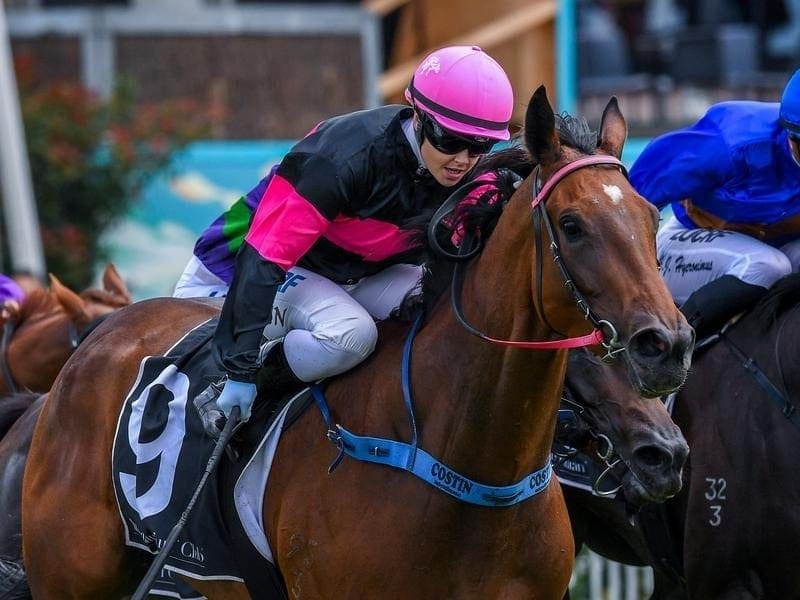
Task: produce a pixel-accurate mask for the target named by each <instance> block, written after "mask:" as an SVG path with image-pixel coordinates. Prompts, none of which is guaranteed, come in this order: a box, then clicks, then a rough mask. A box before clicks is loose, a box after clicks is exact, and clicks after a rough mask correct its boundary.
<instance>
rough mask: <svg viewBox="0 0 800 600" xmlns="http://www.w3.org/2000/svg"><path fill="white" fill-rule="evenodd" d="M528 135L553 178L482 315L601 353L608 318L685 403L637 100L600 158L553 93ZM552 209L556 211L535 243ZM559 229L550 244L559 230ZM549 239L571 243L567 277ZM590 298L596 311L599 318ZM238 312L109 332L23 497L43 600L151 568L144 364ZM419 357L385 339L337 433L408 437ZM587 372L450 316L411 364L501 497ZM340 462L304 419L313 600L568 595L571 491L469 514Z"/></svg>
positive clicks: (321, 429)
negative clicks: (141, 459) (138, 497)
mask: <svg viewBox="0 0 800 600" xmlns="http://www.w3.org/2000/svg"><path fill="white" fill-rule="evenodd" d="M525 121H526V123H525V142H526V146H527V148H528V150H529V151H530V153H531V155H532V157H533V159H534V161H535V162H536V163H537V170H536V171H535V174H534V175H532V176H529V177H528V178H527V179H526V180H525V181H524V182H523V183H522V185H520V186H519V187H518V189H517V191H516V192H515V193H514V195H513V197H512V198H511V199H510V200H509V202H508V203H507V205H506V206H505V208H504V210H503V211H502V214H501V215H500V216H499V220H497V222H496V225H495V227H494V229H493V231H492V232H491V234H489V232H488V229H486V230H481V231H485V233H484V234H483V235H482V236H481V239H482V240H483V242H485V245H484V248H483V250H482V252H481V253H480V254H479V255H478V256H477V258H475V259H474V260H473V261H472V263H471V264H470V265H469V268H468V270H467V273H466V277H465V280H464V282H463V283H464V285H463V313H464V314H465V315H466V316H467V318H468V319H469V320H470V321H471V322H472V323H474V324H477V326H479V327H481V328H482V329H484V330H488V331H491V333H492V335H494V336H497V337H503V338H505V339H506V340H515V341H519V340H555V339H561V338H562V333H563V335H566V336H582V335H585V334H586V331H587V328H588V327H587V323H586V315H587V314H593V315H599V316H600V317H601V319H602V320H603V321H604V327H605V329H606V333H607V335H608V338H609V339H608V342H609V343H608V349H609V351H612V352H614V353H615V354H616V355H617V356H623V355H624V357H625V360H626V365H627V367H628V369H629V371H630V373H631V374H632V377H633V379H634V381H635V383H636V385H637V388H638V389H639V390H640V391H642V392H644V393H646V394H647V395H653V394H662V393H665V392H666V391H667V390H671V389H674V388H676V387H677V386H678V385H680V384H681V383H682V382H683V379H684V377H685V375H686V372H687V368H688V362H689V356H690V353H691V347H692V341H693V337H692V334H691V329H690V328H689V326H688V324H687V323H686V321H685V319H684V318H683V317H682V316H681V314H680V313H679V312H678V310H677V309H676V308H675V305H674V303H673V301H672V299H671V297H670V295H669V293H668V291H667V290H666V288H665V287H664V284H663V283H662V281H661V279H660V277H659V275H658V270H657V266H656V256H655V240H654V236H655V228H656V225H657V222H658V214H657V212H656V211H655V209H654V208H653V207H652V205H650V204H649V203H647V202H646V201H645V200H644V199H643V198H641V197H640V196H638V195H637V194H636V192H635V191H634V189H633V188H632V187H631V185H630V184H629V182H628V181H627V178H626V177H625V175H624V173H623V170H622V169H621V168H620V163H619V161H618V157H619V156H620V154H621V151H622V145H623V143H624V140H625V136H626V126H625V122H624V119H623V118H622V115H621V113H620V112H619V109H618V107H617V103H616V100H612V101H611V102H609V105H608V106H607V108H606V110H605V112H604V116H603V120H602V123H601V127H600V134H599V137H598V136H597V135H589V132H588V131H587V132H586V136H585V137H586V139H587V140H588V139H591V140H592V144H591V148H589V147H587V146H585V145H584V146H581V144H579V143H578V141H577V140H576V138H575V137H571V136H568V135H566V133H565V132H563V131H562V132H560V133H561V134H562V135H561V140H560V139H559V132H557V130H556V118H555V115H554V114H553V110H552V108H551V106H550V104H549V102H548V101H547V97H546V94H545V91H544V88H540V89H539V90H537V92H536V93H534V95H533V97H532V98H531V101H530V103H529V106H528V110H527V115H526V119H525ZM573 124H578V125H579V124H580V122H578V121H574V122H573ZM598 139H599V140H600V143H599V146H597V147H595V145H596V144H597V141H598ZM562 140H563V141H562ZM587 154H592V155H593V156H589V157H587V156H586V155H587ZM565 169H566V170H565ZM545 195H547V196H548V198H547V199H546V203H545V201H544V200H543V197H544V196H545ZM533 198H536V200H537V201H538V207H540V208H537V209H535V215H536V218H535V219H533V222H534V227H533V229H532V227H531V222H532V218H531V205H532V199H533ZM545 217H546V218H545ZM548 219H549V220H548ZM543 221H544V222H545V225H548V226H549V227H548V229H549V232H550V233H548V229H545V228H544V226H541V227H538V226H537V225H541V224H542V222H543ZM537 237H538V239H539V241H540V242H544V244H547V245H551V243H552V246H551V250H552V251H553V252H558V257H559V261H558V262H556V261H554V260H553V256H552V254H551V253H550V250H548V248H547V247H545V246H544V244H541V245H540V244H539V243H537V241H536V240H537ZM542 238H545V239H544V240H543V239H542ZM556 243H557V246H556ZM539 259H541V260H539ZM561 267H563V272H562V269H561ZM567 271H568V273H569V274H570V279H569V282H570V283H569V284H568V285H567V286H565V285H564V276H565V274H566V272H567ZM573 286H574V287H573ZM576 294H578V295H582V296H583V297H581V302H580V305H581V309H580V310H579V309H577V308H576V306H575V296H576ZM586 298H588V303H589V304H590V306H589V305H587V304H586V302H587V300H586ZM587 309H588V310H587ZM217 310H218V309H217V307H215V306H213V305H210V304H208V303H204V302H199V301H187V300H176V299H157V300H151V301H145V302H139V303H136V304H134V305H132V306H130V307H128V308H125V309H122V310H120V311H118V312H116V313H114V314H113V315H112V316H111V317H110V318H109V319H107V320H106V321H105V322H103V323H102V324H101V325H100V326H99V327H98V328H97V329H96V330H95V332H94V334H93V336H92V338H91V339H90V340H87V342H88V343H86V344H84V345H82V346H81V347H80V348H79V349H78V351H77V352H76V353H75V354H74V355H73V357H72V358H71V359H70V361H69V362H68V363H67V365H66V366H65V368H64V369H63V370H62V371H61V373H60V374H59V377H58V378H57V380H56V382H55V384H54V386H53V389H52V391H51V393H50V394H49V396H48V399H47V401H46V402H45V405H44V407H43V409H42V413H41V415H40V417H39V420H38V422H37V425H36V430H35V432H34V437H33V442H32V445H31V449H30V454H29V457H28V465H27V467H26V472H25V479H24V484H23V511H22V514H23V547H24V560H25V565H26V569H27V571H28V579H29V583H30V586H31V590H32V591H33V596H34V597H35V598H40V599H43V600H46V599H51V598H86V599H88V598H118V597H121V596H124V595H126V594H129V593H130V591H131V589H132V588H133V587H134V586H135V584H136V582H137V579H138V578H139V577H141V575H142V573H143V567H144V566H145V565H146V563H147V562H148V555H146V554H145V553H143V552H141V551H137V550H133V549H130V548H126V547H125V546H124V542H123V539H124V532H123V526H122V523H121V521H120V518H119V513H118V509H117V505H116V500H115V495H114V489H113V485H112V479H111V467H110V461H111V445H112V441H113V437H114V431H115V428H116V424H117V419H118V415H119V411H120V408H121V405H122V401H123V398H124V397H125V395H126V392H127V391H128V390H129V389H130V388H131V386H132V385H133V383H134V381H135V380H136V377H137V372H138V369H139V365H140V363H141V361H142V359H143V358H144V357H145V356H148V355H150V356H152V355H159V354H162V353H163V352H164V351H166V350H167V349H168V348H169V347H170V346H171V345H172V344H174V343H175V341H176V340H177V339H179V338H180V337H181V336H182V335H183V333H184V332H186V331H187V330H188V329H189V328H191V327H193V326H195V325H197V324H199V323H202V322H203V321H205V320H207V319H209V318H210V317H212V316H214V315H216V314H217ZM399 328H400V326H390V327H387V328H386V329H385V330H384V332H383V333H389V332H391V331H394V332H397V331H398V329H399ZM556 332H562V333H556ZM613 333H616V335H612V334H613ZM612 340H613V342H612ZM403 348H404V339H403V338H402V336H390V335H384V336H383V337H382V339H381V341H380V343H379V346H378V348H377V349H376V351H375V352H374V353H373V355H372V356H371V357H370V358H369V359H368V360H367V361H366V362H365V363H364V364H362V365H361V366H359V367H357V368H356V369H354V370H352V371H351V372H349V373H347V374H345V375H344V376H342V377H340V378H337V379H336V380H334V381H332V382H331V383H330V385H329V386H328V387H327V389H326V394H327V398H328V401H329V403H330V406H331V409H332V413H333V416H334V418H335V420H336V421H337V422H339V423H342V424H344V425H346V426H347V425H349V426H350V427H354V428H355V430H356V431H357V432H362V433H365V434H368V435H377V436H385V437H391V438H405V439H407V437H408V433H409V427H408V421H407V416H406V413H405V411H404V409H403V400H402V393H401V385H400V372H399V365H400V363H401V355H402V353H403ZM566 362H567V352H566V351H565V350H560V349H559V350H541V351H532V350H530V349H526V348H518V347H515V346H507V345H500V344H492V343H487V341H485V340H484V339H480V338H479V337H476V336H473V335H472V334H471V333H469V332H468V331H467V330H466V329H465V328H464V327H463V326H462V325H461V324H460V322H459V320H458V319H457V317H456V314H455V312H454V310H453V309H451V307H450V306H449V305H448V304H447V303H446V302H444V301H441V302H439V303H438V304H437V305H436V306H435V308H434V309H433V310H432V311H431V312H430V314H429V315H428V318H427V322H426V324H425V325H424V327H422V329H421V330H420V331H419V333H418V335H417V338H416V341H415V343H414V346H413V349H412V351H411V365H412V369H411V387H412V388H413V389H414V390H415V405H416V409H417V422H418V424H419V433H420V439H421V440H422V444H423V445H424V448H425V450H427V451H428V452H430V453H431V454H432V455H434V456H436V457H437V458H438V459H439V460H440V461H441V462H443V463H445V464H447V465H448V466H450V467H451V468H452V469H455V470H457V471H458V472H460V473H464V474H465V475H466V476H467V477H470V478H474V479H476V480H478V481H484V482H488V483H491V484H495V485H507V484H510V483H512V482H516V481H520V478H522V477H525V475H526V474H528V473H531V472H532V471H535V470H538V469H540V468H542V467H543V466H545V465H547V464H548V461H549V457H550V446H551V443H552V440H553V431H554V425H555V415H556V409H557V407H558V403H559V398H560V391H561V386H562V382H563V378H564V371H565V368H566ZM89 432H91V435H90V434H89ZM334 455H335V451H334V449H333V448H332V447H331V445H330V442H329V440H328V439H327V438H326V436H325V426H324V423H323V420H322V418H321V417H320V415H319V414H318V413H317V412H313V411H309V412H306V413H304V414H303V415H302V416H301V417H300V418H299V420H298V421H297V422H296V423H295V424H294V426H293V427H292V429H290V430H289V431H288V432H286V434H285V435H284V437H283V438H282V440H281V442H280V444H279V447H278V450H277V455H276V457H275V463H274V465H273V468H272V472H271V474H270V477H269V482H268V485H267V489H266V490H265V491H264V503H263V522H264V528H265V533H266V535H267V537H268V539H269V540H270V544H271V546H272V549H273V553H274V555H275V558H276V563H277V565H278V567H279V568H280V571H281V573H282V575H283V578H284V580H285V583H286V588H287V590H288V593H289V595H290V596H291V597H293V598H372V597H379V596H380V597H389V598H445V597H458V598H465V597H471V598H509V599H517V598H519V599H522V598H525V599H528V598H533V597H536V598H553V599H557V598H561V597H562V595H563V594H564V591H565V590H566V588H567V584H568V582H569V577H570V573H571V568H572V563H573V542H572V535H571V532H570V527H569V522H568V518H567V513H566V509H565V506H564V502H563V497H562V495H561V490H560V487H559V486H558V485H557V484H556V482H554V481H553V480H551V483H550V485H549V486H547V487H545V488H544V490H543V491H542V492H541V493H539V494H537V495H535V496H533V497H531V498H529V499H528V500H526V501H524V502H521V503H518V504H515V505H513V506H509V507H504V508H497V507H491V508H490V507H484V506H475V505H473V504H467V503H462V502H459V501H457V500H455V499H453V498H452V497H451V496H449V495H447V494H445V493H443V492H442V491H441V490H439V489H438V488H436V487H433V486H430V485H427V484H425V483H423V482H421V481H419V480H418V479H416V478H414V477H412V476H410V475H409V474H408V473H405V472H403V471H401V470H397V469H388V468H385V467H381V466H377V465H371V464H363V463H360V462H356V461H352V460H346V461H344V462H343V463H342V464H341V465H340V466H339V467H338V469H337V470H336V471H335V472H334V473H333V475H331V476H326V475H325V472H326V469H327V467H328V465H329V463H330V461H331V459H332V457H333V456H334ZM192 583H193V585H194V586H195V587H197V589H198V590H199V591H201V592H203V593H204V594H205V595H206V596H208V597H211V598H215V599H216V598H223V599H224V598H247V597H248V594H247V592H246V590H245V588H244V586H242V585H241V584H236V583H231V582H225V581H221V582H209V581H193V582H192Z"/></svg>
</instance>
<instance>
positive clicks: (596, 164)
mask: <svg viewBox="0 0 800 600" xmlns="http://www.w3.org/2000/svg"><path fill="white" fill-rule="evenodd" d="M558 121H559V127H558V128H557V127H556V116H555V115H554V114H553V110H552V108H551V106H550V103H549V102H548V100H547V96H546V93H545V90H544V87H540V88H539V89H538V90H537V91H536V92H535V93H534V95H533V97H532V98H531V101H530V104H529V105H528V110H527V114H526V117H525V143H526V146H527V148H528V151H529V152H530V153H531V155H532V157H533V159H534V162H535V163H536V164H537V165H538V166H537V168H536V169H535V170H534V172H533V174H532V175H531V176H530V177H528V179H527V180H526V181H525V183H524V184H523V185H522V186H520V188H519V189H518V190H517V192H516V193H515V194H514V196H513V197H512V199H511V201H510V202H509V207H508V208H507V209H506V211H507V212H508V211H509V209H511V210H512V211H513V212H514V213H515V215H514V219H515V220H518V221H521V222H523V223H525V224H526V225H525V229H526V231H527V233H526V235H527V236H528V239H530V238H531V235H530V229H531V226H530V222H531V217H530V215H529V214H526V213H530V211H531V208H530V207H531V202H532V201H533V204H534V205H537V207H538V206H541V205H543V206H544V207H545V210H544V211H540V212H539V213H538V214H537V211H538V210H539V209H538V208H534V218H533V230H534V231H533V238H534V239H535V240H537V241H536V242H527V243H528V245H529V246H530V245H533V246H534V249H533V251H532V253H531V254H532V256H535V257H536V259H535V260H533V261H531V269H530V277H531V278H532V280H533V284H532V286H531V289H532V290H533V292H534V298H533V305H534V306H535V307H536V310H537V311H538V312H539V317H540V319H541V320H542V322H543V323H545V324H546V325H547V326H548V328H549V329H550V330H551V332H552V331H555V332H559V333H561V334H563V335H569V336H574V335H579V334H581V333H585V332H586V322H585V321H584V320H583V319H581V318H576V315H578V314H579V310H580V312H583V313H584V314H586V316H587V318H588V319H589V320H590V321H593V322H594V324H595V326H597V327H599V328H600V329H601V331H603V333H604V334H605V343H606V344H607V345H608V347H607V351H608V352H609V353H610V354H612V355H615V356H618V357H621V358H623V359H624V361H625V362H626V364H627V366H628V371H629V375H630V377H631V380H632V381H633V383H634V385H635V386H636V389H637V390H638V392H639V393H641V394H643V395H645V396H648V397H652V396H658V395H662V394H665V393H667V392H670V391H672V390H674V389H676V388H677V387H678V386H680V385H681V384H682V383H683V381H684V379H685V377H686V374H687V370H688V367H689V363H690V357H691V353H692V348H693V342H694V337H693V332H692V329H691V328H690V327H689V325H688V323H687V322H686V320H685V319H684V317H683V315H682V314H681V313H680V311H679V310H678V309H677V308H676V306H675V303H674V302H673V300H672V296H671V295H670V293H669V291H668V290H667V288H666V286H665V284H664V282H663V281H662V279H661V277H660V276H659V272H658V262H657V258H656V245H655V234H656V229H657V227H658V222H659V214H658V211H657V210H656V209H655V207H654V206H653V205H652V204H650V203H649V202H647V201H646V200H645V199H644V198H642V197H641V196H640V195H639V194H638V193H637V192H636V190H635V189H634V188H633V187H632V186H631V184H630V182H629V181H628V179H627V177H626V174H625V170H624V168H623V167H622V165H621V163H620V162H619V158H620V156H621V154H622V146H623V144H624V142H625V138H626V135H627V128H626V124H625V120H624V118H623V116H622V114H621V113H620V111H619V108H618V106H617V101H616V99H614V98H612V99H611V100H610V101H609V103H608V105H607V106H606V109H605V111H604V113H603V118H602V122H601V125H600V133H599V135H598V136H596V135H595V134H594V133H592V132H590V131H589V130H588V127H587V126H586V123H585V121H583V120H577V119H573V118H571V117H568V116H563V117H558ZM545 212H546V215H545V214H542V213H545ZM545 217H546V218H545ZM548 220H549V223H548ZM519 235H522V234H521V233H519V234H518V237H519ZM551 244H553V245H552V246H551ZM548 246H550V251H548V250H547V248H548ZM553 255H555V256H556V260H553ZM559 256H560V258H561V260H558V257H559ZM561 282H564V283H565V284H566V285H563V284H562V283H561ZM576 302H577V303H578V307H579V308H576Z"/></svg>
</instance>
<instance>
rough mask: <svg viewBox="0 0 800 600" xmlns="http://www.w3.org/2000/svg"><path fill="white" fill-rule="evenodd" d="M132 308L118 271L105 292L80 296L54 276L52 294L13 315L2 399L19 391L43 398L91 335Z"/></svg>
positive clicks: (106, 278) (34, 296)
mask: <svg viewBox="0 0 800 600" xmlns="http://www.w3.org/2000/svg"><path fill="white" fill-rule="evenodd" d="M130 303H131V296H130V293H129V292H128V289H127V287H126V286H125V283H124V282H123V281H122V278H121V277H120V276H119V273H117V270H116V269H115V268H114V266H113V265H110V264H109V265H108V266H107V267H106V269H105V271H104V272H103V289H97V288H89V289H87V290H85V291H83V292H81V293H80V294H76V293H75V292H73V291H72V290H70V289H69V288H68V287H66V286H65V285H63V284H62V283H61V282H60V281H59V280H58V279H57V278H56V277H53V276H52V275H51V277H50V288H49V289H42V290H34V291H32V292H31V293H30V294H29V295H28V296H26V298H25V300H24V301H23V302H22V304H21V305H20V306H19V307H18V308H17V309H14V310H12V311H11V314H10V317H9V319H8V321H7V322H3V323H2V325H3V327H4V328H5V327H6V326H8V330H7V331H8V334H5V335H6V336H7V339H6V338H4V339H3V355H2V356H0V363H4V368H3V369H0V396H2V395H6V394H9V393H11V392H14V391H16V390H30V391H33V392H41V393H44V392H46V391H48V390H49V389H50V386H51V385H52V384H53V381H55V378H56V375H58V372H59V371H60V370H61V367H62V366H63V365H64V363H65V362H67V358H69V356H70V355H71V354H72V353H73V352H74V350H75V347H76V346H77V344H78V341H79V339H80V337H81V335H83V334H84V333H85V332H86V331H87V329H88V328H89V327H90V326H91V325H92V324H93V323H95V322H96V321H97V320H98V319H100V318H101V317H103V316H105V315H107V314H108V313H110V312H112V311H114V310H116V309H118V308H120V307H122V306H127V305H128V304H130Z"/></svg>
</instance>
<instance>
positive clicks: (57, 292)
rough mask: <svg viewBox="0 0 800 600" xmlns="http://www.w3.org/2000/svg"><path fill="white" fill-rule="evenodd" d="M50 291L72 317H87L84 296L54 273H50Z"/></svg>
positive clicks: (75, 318)
mask: <svg viewBox="0 0 800 600" xmlns="http://www.w3.org/2000/svg"><path fill="white" fill-rule="evenodd" d="M50 291H51V292H52V293H53V295H54V296H55V297H56V300H58V302H59V303H60V304H61V306H63V307H64V310H65V311H66V313H67V315H68V316H69V317H70V319H72V320H73V321H75V320H77V319H80V318H85V317H86V311H85V308H86V303H85V302H84V300H83V298H81V297H80V296H79V295H78V294H76V293H75V292H73V291H72V290H71V289H69V288H68V287H67V286H65V285H64V284H63V283H61V282H60V281H59V280H58V277H56V276H55V275H53V274H52V273H50Z"/></svg>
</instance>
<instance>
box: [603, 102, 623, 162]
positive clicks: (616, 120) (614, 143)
mask: <svg viewBox="0 0 800 600" xmlns="http://www.w3.org/2000/svg"><path fill="white" fill-rule="evenodd" d="M627 137H628V124H627V123H625V118H624V117H623V116H622V112H621V111H620V110H619V104H618V103H617V98H616V96H612V97H611V100H609V101H608V104H606V108H605V110H603V118H602V119H601V120H600V144H599V148H600V150H602V151H603V152H605V153H607V154H610V155H611V156H616V157H617V158H622V146H624V145H625V139H626V138H627Z"/></svg>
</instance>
